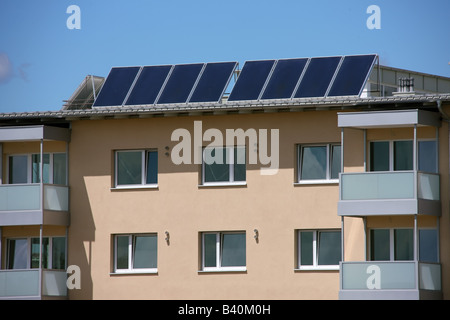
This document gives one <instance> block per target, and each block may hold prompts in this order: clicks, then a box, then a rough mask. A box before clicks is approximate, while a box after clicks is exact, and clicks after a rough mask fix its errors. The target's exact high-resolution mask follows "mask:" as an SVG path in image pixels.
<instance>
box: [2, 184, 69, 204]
mask: <svg viewBox="0 0 450 320" xmlns="http://www.w3.org/2000/svg"><path fill="white" fill-rule="evenodd" d="M43 187H44V195H43V208H44V210H55V211H68V209H69V201H68V200H69V188H68V187H65V186H58V185H50V184H44V185H43ZM40 209H41V185H40V184H3V185H0V211H25V210H40Z"/></svg>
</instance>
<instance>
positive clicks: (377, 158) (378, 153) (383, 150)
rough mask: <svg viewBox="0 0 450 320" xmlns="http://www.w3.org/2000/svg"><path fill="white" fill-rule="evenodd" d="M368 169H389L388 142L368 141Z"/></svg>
mask: <svg viewBox="0 0 450 320" xmlns="http://www.w3.org/2000/svg"><path fill="white" fill-rule="evenodd" d="M370 171H389V142H388V141H374V142H371V143H370Z"/></svg>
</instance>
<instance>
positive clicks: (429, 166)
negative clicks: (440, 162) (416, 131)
mask: <svg viewBox="0 0 450 320" xmlns="http://www.w3.org/2000/svg"><path fill="white" fill-rule="evenodd" d="M419 170H420V171H425V172H434V173H436V172H438V171H437V168H436V141H434V140H430V141H419Z"/></svg>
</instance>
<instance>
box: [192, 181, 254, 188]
mask: <svg viewBox="0 0 450 320" xmlns="http://www.w3.org/2000/svg"><path fill="white" fill-rule="evenodd" d="M246 186H247V182H246V181H242V182H206V183H204V184H199V185H198V187H199V188H209V187H246Z"/></svg>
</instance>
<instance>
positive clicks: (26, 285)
mask: <svg viewBox="0 0 450 320" xmlns="http://www.w3.org/2000/svg"><path fill="white" fill-rule="evenodd" d="M37 296H39V270H37V269H36V270H1V271H0V297H37Z"/></svg>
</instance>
